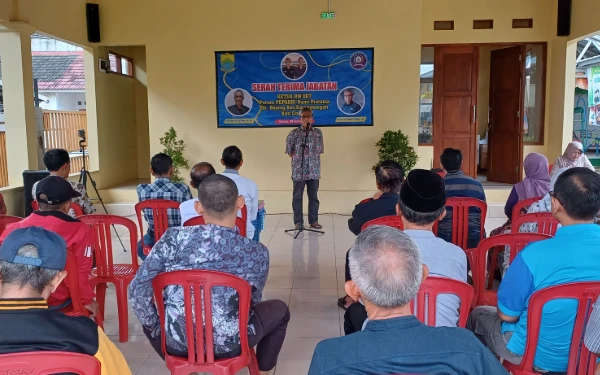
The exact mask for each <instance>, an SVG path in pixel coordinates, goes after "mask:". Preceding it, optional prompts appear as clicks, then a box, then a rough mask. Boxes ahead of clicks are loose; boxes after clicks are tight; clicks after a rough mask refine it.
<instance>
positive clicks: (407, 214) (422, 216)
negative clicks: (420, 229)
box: [398, 200, 446, 225]
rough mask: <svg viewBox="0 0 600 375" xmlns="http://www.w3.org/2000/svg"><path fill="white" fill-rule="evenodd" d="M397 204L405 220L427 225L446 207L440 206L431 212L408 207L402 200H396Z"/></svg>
mask: <svg viewBox="0 0 600 375" xmlns="http://www.w3.org/2000/svg"><path fill="white" fill-rule="evenodd" d="M398 205H399V206H400V211H402V216H404V218H405V219H406V221H408V222H409V223H412V224H416V225H428V224H431V223H433V222H435V221H436V220H437V219H438V218H439V217H440V215H441V214H442V212H444V210H445V209H446V207H442V208H439V209H437V210H435V211H433V212H417V211H415V210H413V209H412V208H409V207H408V206H407V205H406V204H404V202H402V200H398Z"/></svg>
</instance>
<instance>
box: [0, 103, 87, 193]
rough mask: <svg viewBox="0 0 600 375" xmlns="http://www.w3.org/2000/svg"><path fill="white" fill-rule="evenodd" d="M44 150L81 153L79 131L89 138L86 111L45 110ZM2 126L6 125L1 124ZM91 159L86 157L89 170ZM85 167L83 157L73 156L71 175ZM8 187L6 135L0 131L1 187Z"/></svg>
mask: <svg viewBox="0 0 600 375" xmlns="http://www.w3.org/2000/svg"><path fill="white" fill-rule="evenodd" d="M43 114H44V148H45V149H46V150H48V149H51V148H63V149H65V150H67V151H69V152H76V151H79V135H78V131H79V129H83V130H85V133H86V136H87V114H86V112H85V111H50V110H44V111H43ZM0 125H4V123H1V122H0ZM89 163H90V159H89V157H88V155H87V154H86V156H85V165H86V166H87V167H88V168H89ZM82 167H83V157H82V156H81V155H79V156H71V173H78V172H79V171H80V170H81V168H82ZM6 186H8V163H7V158H6V133H5V131H4V130H1V131H0V187H6Z"/></svg>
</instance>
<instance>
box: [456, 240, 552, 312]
mask: <svg viewBox="0 0 600 375" xmlns="http://www.w3.org/2000/svg"><path fill="white" fill-rule="evenodd" d="M548 238H551V237H550V236H547V235H544V234H538V233H507V234H499V235H497V236H493V237H489V238H486V239H483V240H481V242H479V245H478V246H477V248H475V249H468V250H466V251H465V252H466V254H467V258H468V259H469V263H470V264H471V273H472V276H473V287H474V288H475V304H474V306H496V305H497V304H498V297H497V296H496V291H494V290H491V287H492V284H493V281H494V270H495V267H496V263H497V262H496V260H495V259H494V256H495V255H496V252H495V251H494V249H495V248H496V247H498V246H500V247H501V248H502V249H503V250H504V246H509V247H510V260H509V262H510V263H512V261H513V260H514V259H515V257H516V256H517V254H518V253H519V252H520V251H521V250H523V248H524V247H525V246H527V245H528V244H529V243H531V242H535V241H541V240H546V239H548ZM490 250H492V254H493V256H492V260H491V262H490V268H489V269H488V270H487V271H488V283H487V287H488V289H485V274H486V263H487V259H488V251H490ZM510 263H509V264H510ZM492 267H494V268H492Z"/></svg>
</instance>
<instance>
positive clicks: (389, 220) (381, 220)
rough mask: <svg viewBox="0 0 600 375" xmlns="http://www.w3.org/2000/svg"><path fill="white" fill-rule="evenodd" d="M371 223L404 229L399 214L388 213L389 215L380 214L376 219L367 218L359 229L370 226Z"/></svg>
mask: <svg viewBox="0 0 600 375" xmlns="http://www.w3.org/2000/svg"><path fill="white" fill-rule="evenodd" d="M373 225H385V226H388V227H392V228H396V229H400V230H404V225H403V224H402V219H400V216H396V215H390V216H382V217H378V218H377V219H373V220H369V221H367V222H366V223H364V224H363V226H362V227H361V228H360V231H361V232H362V231H363V230H365V229H367V228H368V227H372V226H373Z"/></svg>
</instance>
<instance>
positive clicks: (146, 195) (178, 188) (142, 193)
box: [137, 177, 192, 234]
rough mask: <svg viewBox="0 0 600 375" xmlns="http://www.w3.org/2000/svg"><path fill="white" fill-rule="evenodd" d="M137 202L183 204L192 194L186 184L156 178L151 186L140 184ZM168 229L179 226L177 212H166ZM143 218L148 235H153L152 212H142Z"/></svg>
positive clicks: (179, 217)
mask: <svg viewBox="0 0 600 375" xmlns="http://www.w3.org/2000/svg"><path fill="white" fill-rule="evenodd" d="M137 194H138V200H139V201H140V202H142V201H145V200H148V199H168V200H171V201H176V202H179V203H181V202H185V201H187V200H188V199H192V192H191V191H190V188H189V187H188V186H187V185H186V184H182V183H179V182H172V181H171V180H170V179H168V178H166V177H157V178H156V180H154V182H153V183H151V184H141V185H138V187H137ZM167 216H168V219H169V227H178V226H180V225H181V214H180V213H179V210H175V209H169V210H168V211H167ZM144 218H145V219H146V221H147V222H148V233H150V234H153V233H154V217H153V215H152V210H150V209H145V210H144Z"/></svg>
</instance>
